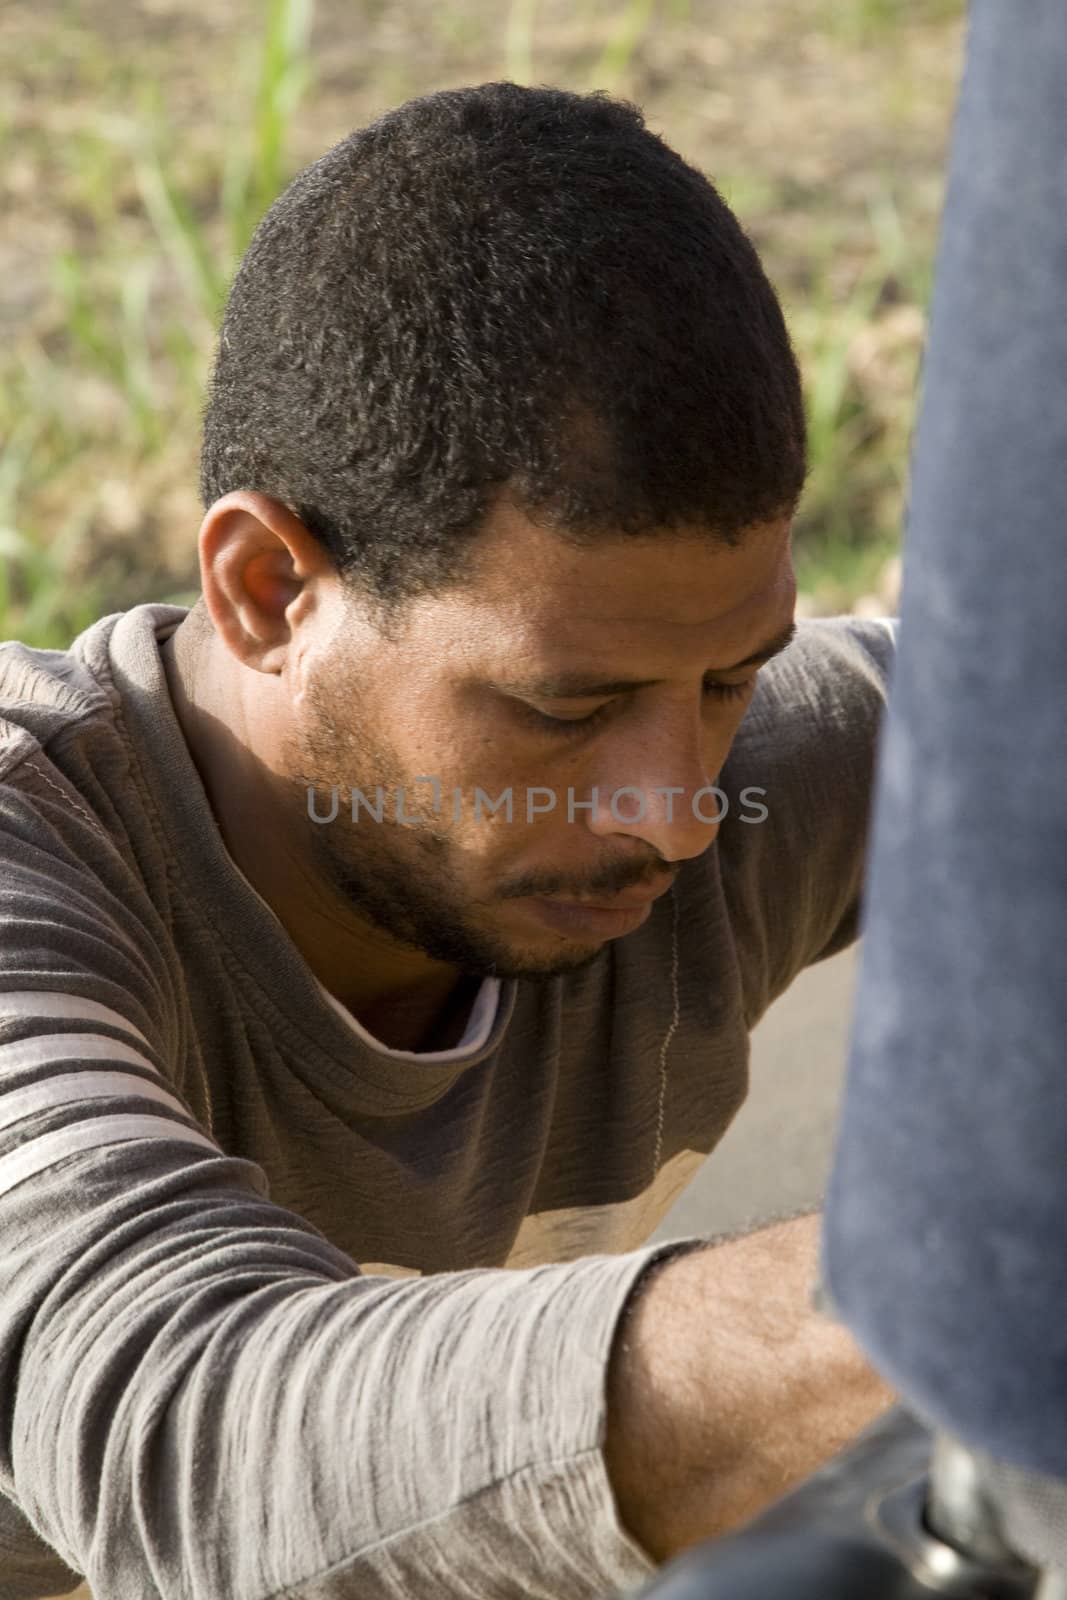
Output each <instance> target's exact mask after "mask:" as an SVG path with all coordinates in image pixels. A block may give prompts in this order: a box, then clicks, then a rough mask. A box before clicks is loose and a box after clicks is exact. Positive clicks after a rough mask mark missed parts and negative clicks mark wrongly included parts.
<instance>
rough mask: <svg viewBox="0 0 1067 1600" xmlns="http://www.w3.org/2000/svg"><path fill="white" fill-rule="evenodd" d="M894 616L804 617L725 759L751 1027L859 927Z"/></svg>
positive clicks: (725, 847) (733, 909)
mask: <svg viewBox="0 0 1067 1600" xmlns="http://www.w3.org/2000/svg"><path fill="white" fill-rule="evenodd" d="M896 628H897V624H896V620H895V619H894V618H879V619H868V618H859V617H832V618H821V619H817V620H815V619H805V620H802V621H800V622H799V623H798V631H797V636H796V638H795V639H794V641H793V643H792V644H791V645H790V646H789V648H788V649H787V650H786V651H785V652H784V653H783V654H782V655H781V656H780V657H778V658H777V659H776V660H775V661H773V662H771V663H770V665H769V666H768V667H765V668H764V669H763V673H761V676H760V680H759V687H758V688H757V692H756V694H755V696H754V697H753V701H752V704H751V706H750V707H749V710H748V712H747V714H746V716H745V719H744V722H743V723H742V728H741V730H740V731H739V734H738V739H737V741H736V742H735V747H734V750H733V751H731V754H730V757H729V758H728V760H727V763H726V765H725V766H724V769H723V776H722V778H721V779H720V784H721V786H722V787H723V788H724V790H725V792H726V793H727V795H728V797H729V798H730V801H731V809H730V811H729V812H728V813H727V815H726V817H725V819H724V821H723V823H722V826H721V828H720V830H719V835H718V839H717V847H718V854H719V869H720V872H721V875H722V882H723V887H724V892H725V895H726V900H727V905H728V907H729V913H730V924H731V928H732V930H733V936H734V941H735V946H736V949H737V955H738V962H739V966H740V970H741V978H742V984H743V988H744V994H745V1014H746V1021H747V1023H748V1026H749V1027H750V1028H752V1027H754V1026H755V1024H756V1023H757V1022H758V1021H759V1019H760V1017H761V1016H762V1015H763V1014H764V1012H765V1011H766V1010H767V1008H768V1006H770V1004H771V1003H772V1001H774V1000H776V999H777V998H778V997H779V995H781V994H783V993H784V992H785V990H786V989H787V988H788V987H789V985H790V984H791V983H792V981H793V979H794V978H795V977H796V976H797V975H798V974H799V973H800V972H801V971H803V969H804V968H805V967H808V966H811V965H813V964H814V963H815V962H817V961H822V960H824V959H826V958H827V957H828V956H832V955H836V954H838V952H839V951H841V950H844V949H845V948H846V947H847V946H848V945H850V944H852V943H853V942H854V941H855V940H856V939H857V938H858V937H859V934H860V932H861V917H862V905H863V885H864V877H865V869H866V856H867V842H868V835H869V829H870V821H871V806H872V799H873V790H874V775H875V764H876V759H877V752H878V746H879V740H880V734H881V725H882V718H883V714H884V712H885V708H886V704H887V700H888V694H889V684H890V678H891V671H892V663H893V657H894V650H895V637H896ZM735 752H736V754H735ZM746 791H747V799H746ZM761 811H762V812H763V813H764V814H763V816H760V812H761ZM753 819H754V820H753Z"/></svg>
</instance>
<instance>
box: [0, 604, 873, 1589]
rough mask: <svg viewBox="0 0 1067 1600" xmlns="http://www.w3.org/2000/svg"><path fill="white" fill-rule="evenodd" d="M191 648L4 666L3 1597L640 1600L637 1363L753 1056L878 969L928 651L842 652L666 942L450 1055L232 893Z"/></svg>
mask: <svg viewBox="0 0 1067 1600" xmlns="http://www.w3.org/2000/svg"><path fill="white" fill-rule="evenodd" d="M184 614H185V613H184V611H183V610H182V609H180V608H178V607H174V606H167V605H147V606H138V607H136V608H135V609H134V610H132V611H129V612H126V613H123V614H120V615H116V616H110V617H106V618H103V619H102V620H101V621H100V622H98V623H96V624H94V626H93V627H91V628H90V629H88V630H87V631H86V632H85V633H83V634H82V635H80V636H79V638H78V639H77V640H76V641H75V642H74V644H73V645H72V646H71V648H70V649H69V650H68V651H49V650H31V649H28V648H27V647H26V646H24V645H21V644H19V643H15V642H11V643H8V644H6V645H3V646H0V1419H2V1426H0V1600H31V1597H38V1596H42V1595H47V1594H52V1593H54V1592H56V1591H59V1590H64V1589H69V1588H71V1587H73V1584H74V1582H75V1577H74V1575H75V1574H77V1573H84V1574H86V1575H87V1577H88V1579H89V1581H90V1584H91V1586H92V1588H93V1591H94V1594H95V1595H96V1597H97V1600H149V1597H151V1596H156V1595H158V1596H163V1597H166V1600H179V1597H180V1600H280V1597H282V1596H285V1597H286V1600H334V1597H337V1600H341V1597H345V1600H353V1597H357V1596H358V1600H379V1597H380V1600H401V1597H402V1600H423V1597H426V1600H429V1597H431V1596H432V1597H433V1600H441V1597H442V1596H449V1597H456V1600H463V1597H467V1600H510V1597H515V1600H518V1597H520V1596H521V1597H522V1600H564V1597H566V1600H586V1597H588V1600H593V1597H600V1596H606V1595H611V1594H613V1593H616V1592H617V1591H618V1590H619V1589H621V1588H625V1587H628V1586H631V1585H634V1584H638V1583H640V1582H641V1581H642V1580H644V1579H646V1578H647V1577H648V1575H649V1574H650V1573H651V1572H652V1570H653V1566H652V1563H651V1562H650V1561H649V1559H648V1557H647V1556H646V1554H645V1552H644V1551H643V1550H641V1549H640V1547H639V1546H638V1545H637V1544H636V1543H635V1542H634V1541H633V1540H632V1539H631V1538H629V1536H628V1535H627V1534H626V1533H625V1531H624V1530H623V1528H622V1527H621V1525H620V1523H619V1520H618V1517H617V1514H616V1511H615V1507H614V1502H613V1498H612V1494H611V1488H610V1483H609V1481H608V1478H607V1474H606V1470H605V1466H604V1461H603V1455H602V1451H601V1445H602V1442H603V1436H604V1427H605V1415H606V1407H605V1378H606V1371H607V1363H608V1357H609V1353H610V1349H611V1344H612V1338H613V1334H614V1330H615V1327H616V1324H617V1322H618V1320H619V1317H620V1314H621V1312H622V1310H623V1307H624V1305H625V1303H626V1301H627V1299H628V1297H629V1295H630V1292H631V1290H632V1289H633V1288H634V1286H635V1284H636V1283H637V1281H638V1279H639V1278H640V1277H641V1276H642V1275H643V1273H644V1272H645V1270H646V1268H647V1267H648V1266H649V1265H650V1264H651V1263H652V1262H653V1261H654V1260H657V1259H659V1258H660V1257H661V1256H663V1254H664V1253H665V1251H667V1250H669V1249H671V1248H677V1246H673V1247H672V1246H663V1245H660V1246H657V1247H649V1246H647V1245H645V1244H644V1241H645V1240H647V1238H648V1236H649V1234H650V1233H651V1232H652V1231H653V1230H654V1229H655V1227H656V1225H657V1224H658V1223H659V1221H660V1220H661V1218H662V1217H663V1215H664V1214H665V1213H666V1211H667V1210H668V1208H669V1207H670V1205H671V1204H672V1202H673V1201H674V1200H675V1199H676V1198H677V1196H678V1194H679V1192H680V1191H681V1189H682V1188H683V1187H684V1186H685V1184H686V1182H687V1181H688V1179H689V1178H690V1177H691V1176H692V1174H693V1173H694V1171H695V1170H696V1168H697V1167H698V1166H699V1165H700V1163H701V1162H702V1160H703V1159H704V1158H705V1157H706V1156H707V1154H708V1152H709V1151H711V1150H712V1149H714V1147H715V1145H716V1144H717V1143H718V1141H719V1140H720V1139H721V1138H722V1136H723V1134H724V1132H725V1131H726V1129H727V1127H728V1126H729V1124H730V1122H731V1120H732V1118H733V1116H734V1115H735V1113H736V1112H737V1110H738V1108H739V1107H740V1105H741V1103H742V1101H743V1100H744V1097H745V1093H746V1090H747V1083H748V1032H749V1029H750V1028H751V1027H752V1026H753V1025H754V1023H755V1022H756V1021H757V1019H758V1018H759V1017H760V1016H761V1015H762V1013H763V1012H764V1011H765V1010H766V1008H767V1006H768V1005H769V1004H770V1002H771V1001H772V1000H773V999H774V998H775V997H776V996H777V995H778V994H780V993H781V992H782V991H783V990H784V989H785V988H786V987H787V986H788V984H789V983H790V982H791V980H792V979H793V977H794V976H795V975H796V974H797V973H798V972H799V971H800V970H801V969H802V968H803V967H805V966H807V965H809V964H810V963H811V962H813V961H816V960H819V959H821V958H822V957H824V956H827V955H830V954H832V953H833V952H835V951H836V950H839V949H841V948H843V947H844V946H845V945H847V944H848V943H849V942H850V941H851V940H853V939H854V938H855V937H856V934H857V931H858V918H859V905H860V887H861V881H862V869H863V855H864V846H865V840H866V832H867V825H868V806H869V792H870V783H871V774H872V763H873V759H874V750H875V743H876V733H877V728H878V723H879V718H880V715H881V712H882V709H883V705H884V701H885V696H886V682H887V673H888V671H889V667H890V662H891V658H892V650H893V641H892V627H891V625H889V624H887V623H884V622H876V621H859V620H857V619H851V618H839V619H833V620H830V621H820V622H801V624H800V627H799V634H798V637H797V639H796V641H795V642H794V644H793V645H792V646H791V647H790V649H789V650H788V651H787V652H786V653H785V654H784V655H782V656H780V657H778V658H777V659H776V660H775V661H773V662H771V663H770V664H769V665H768V666H766V667H765V668H764V669H763V671H762V673H761V675H760V680H759V685H758V688H757V691H756V694H755V697H754V699H753V702H752V704H751V706H750V708H749V710H748V712H747V714H746V716H745V719H744V721H743V723H742V725H741V729H740V731H739V734H738V737H737V740H736V742H735V744H734V747H733V749H732V751H731V753H730V757H729V759H728V762H727V764H726V767H725V768H724V771H723V774H722V776H721V778H720V787H721V788H722V789H723V790H724V791H725V793H726V794H727V796H728V798H729V799H730V801H731V811H730V812H729V813H728V814H727V817H726V820H725V821H724V822H723V823H722V825H721V829H720V832H719V835H718V838H717V840H716V841H715V843H714V844H713V845H712V846H711V847H710V848H709V849H708V850H707V851H706V852H705V853H704V854H703V855H702V856H700V857H699V858H697V859H695V860H692V861H689V862H687V863H686V864H685V865H684V866H683V867H682V869H681V872H680V873H679V875H678V878H677V881H676V883H675V886H674V888H673V890H672V891H671V893H670V894H669V895H667V896H665V897H664V898H663V899H662V900H661V901H659V902H657V903H656V905H655V906H654V908H653V911H652V914H651V916H650V917H649V918H648V920H647V921H646V922H645V923H644V924H643V925H642V926H641V928H639V929H638V930H637V931H636V932H634V933H633V934H631V935H629V936H627V937H626V938H623V939H619V940H616V941H613V942H612V943H609V944H608V945H606V946H605V947H604V949H603V951H602V952H601V954H600V955H599V956H598V958H597V959H596V960H595V961H594V962H593V963H592V964H591V965H590V966H588V967H586V968H585V969H584V970H583V971H581V972H579V973H576V974H573V975H570V976H566V977H560V978H555V979H551V980H549V981H543V982H529V981H518V982H516V981H508V982H504V983H502V984H500V985H494V984H486V986H485V987H484V988H483V991H482V994H481V996H480V1001H479V1005H478V1006H477V1007H476V1010H475V1014H474V1016H473V1017H472V1019H471V1023H470V1026H469V1027H468V1031H467V1034H466V1036H465V1039H464V1040H463V1041H462V1042H461V1044H460V1045H459V1046H458V1047H457V1048H456V1049H455V1050H453V1051H449V1052H444V1053H439V1054H436V1055H419V1054H414V1053H411V1052H403V1051H392V1050H388V1049H386V1048H385V1047H384V1046H382V1045H381V1044H380V1043H378V1042H377V1041H376V1040H374V1039H373V1038H371V1036H370V1035H369V1034H367V1033H366V1031H365V1030H364V1029H362V1028H361V1027H360V1026H359V1024H358V1023H357V1022H356V1021H355V1019H353V1018H352V1017H351V1016H350V1015H349V1014H348V1012H347V1011H345V1009H344V1008H343V1007H342V1006H340V1005H339V1004H338V1003H337V1002H336V1001H335V1000H333V999H332V997H330V996H328V995H327V994H326V992H325V991H324V990H323V988H322V986H321V985H320V984H319V983H318V982H317V981H316V979H315V977H314V975H313V974H312V972H311V971H310V969H309V967H308V966H307V964H306V962H305V961H304V960H303V958H302V957H301V956H300V954H299V952H298V951H297V949H296V947H295V946H294V945H293V943H292V941H291V940H290V939H289V937H288V935H287V934H286V932H285V930H284V928H283V927H282V925H281V924H280V923H279V922H278V920H277V918H276V917H275V916H274V915H273V913H272V912H271V910H270V908H269V907H268V906H267V905H266V903H265V902H264V901H263V900H262V899H260V897H259V896H258V894H256V892H255V890H254V889H253V888H252V887H251V885H250V884H249V883H248V881H247V880H246V879H245V878H244V876H243V875H242V874H241V873H240V872H239V871H238V869H237V868H236V866H235V864H234V863H233V861H232V860H231V858H230V857H229V855H228V854H227V852H226V849H225V847H224V845H223V842H222V838H221V835H220V833H219V831H218V828H217V826H216V824H215V821H214V818H213V815H212V812H211V808H210V805H209V803H208V799H207V796H206V794H205V791H204V788H203V785H202V783H201V781H200V778H199V776H198V773H197V770H196V768H195V766H194V765H193V763H192V760H191V758H190V755H189V752H188V749H187V747H186V745H185V743H184V740H183V738H182V734H181V730H180V727H179V725H178V723H177V721H176V718H175V716H174V712H173V708H172V706H171V703H170V699H169V696H168V692H167V685H166V679H165V676H164V672H163V666H162V660H161V657H160V654H159V643H160V642H161V640H162V639H163V638H165V637H166V635H167V634H168V633H169V632H171V631H172V630H173V629H174V627H176V626H177V624H178V623H179V622H180V621H181V619H182V617H183V616H184ZM746 787H749V788H759V789H761V790H763V791H764V793H763V794H762V795H761V797H760V804H762V806H764V807H766V812H767V815H766V818H765V820H762V821H759V822H753V821H752V820H751V818H752V816H753V814H754V812H753V805H752V803H750V804H749V806H748V808H747V809H746V808H745V807H743V806H741V805H739V804H738V798H739V797H740V795H741V792H742V790H744V789H745V788H746ZM501 1269H509V1270H501ZM709 1379H710V1381H711V1382H714V1374H709Z"/></svg>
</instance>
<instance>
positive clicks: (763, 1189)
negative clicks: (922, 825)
mask: <svg viewBox="0 0 1067 1600" xmlns="http://www.w3.org/2000/svg"><path fill="white" fill-rule="evenodd" d="M858 948H859V947H858V946H853V947H852V949H851V950H846V951H845V952H844V954H842V955H839V956H835V957H834V958H833V959H832V960H831V961H824V962H821V963H820V964H819V965H818V966H815V967H809V969H808V970H807V972H804V973H801V975H800V977H799V978H798V979H797V980H796V982H795V983H794V984H793V985H792V987H791V988H790V989H789V990H788V991H787V992H786V993H785V994H784V995H783V996H782V998H781V999H780V1000H779V1001H777V1003H776V1004H775V1005H773V1006H772V1007H771V1009H770V1011H768V1013H767V1015H766V1016H765V1017H764V1019H763V1021H762V1022H761V1023H760V1025H759V1027H758V1028H757V1029H756V1031H755V1033H754V1034H753V1036H752V1070H751V1089H750V1092H749V1097H748V1099H747V1100H746V1102H745V1104H744V1106H743V1107H742V1108H741V1111H740V1112H739V1114H738V1116H737V1118H736V1119H735V1121H734V1123H733V1125H732V1127H731V1128H730V1131H729V1133H727V1135H726V1137H725V1139H724V1140H723V1141H722V1143H721V1144H720V1145H719V1146H718V1148H717V1149H716V1150H714V1151H713V1152H712V1154H711V1155H710V1156H709V1158H708V1160H707V1161H706V1162H705V1163H704V1166H703V1167H702V1168H701V1170H700V1172H699V1173H698V1174H697V1176H696V1178H694V1180H693V1182H692V1183H691V1184H690V1185H689V1188H688V1189H687V1190H686V1192H685V1194H684V1195H683V1196H682V1198H681V1199H680V1200H679V1201H678V1202H677V1204H676V1205H675V1206H674V1208H673V1210H672V1211H671V1212H670V1213H669V1214H668V1216H667V1217H666V1218H665V1220H664V1222H663V1224H662V1225H661V1226H660V1227H659V1228H658V1229H657V1231H656V1232H655V1233H654V1234H653V1235H652V1240H653V1241H657V1240H660V1239H672V1238H678V1237H680V1236H681V1235H684V1234H702V1233H726V1232H730V1233H738V1232H741V1231H742V1230H743V1229H744V1228H745V1227H746V1225H747V1226H750V1227H758V1226H759V1225H760V1223H761V1222H764V1221H766V1220H768V1219H770V1218H772V1217H773V1216H774V1215H775V1213H779V1212H783V1211H787V1210H799V1209H801V1208H802V1207H805V1206H816V1205H819V1204H820V1203H821V1200H822V1196H823V1191H824V1188H825V1184H826V1180H827V1177H828V1174H829V1169H830V1159H831V1155H832V1150H833V1140H834V1134H835V1130H836V1124H837V1109H838V1104H839V1101H840V1094H841V1087H842V1083H843V1078H844V1060H845V1049H846V1045H847V1037H848V1023H849V1012H850V1008H851V1002H852V990H853V984H854V982H855V975H856V969H857V956H858Z"/></svg>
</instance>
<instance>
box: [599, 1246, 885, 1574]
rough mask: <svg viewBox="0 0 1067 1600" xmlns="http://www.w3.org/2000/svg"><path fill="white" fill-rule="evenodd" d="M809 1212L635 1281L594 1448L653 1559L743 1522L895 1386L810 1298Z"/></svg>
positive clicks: (843, 1439)
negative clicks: (601, 1433)
mask: <svg viewBox="0 0 1067 1600" xmlns="http://www.w3.org/2000/svg"><path fill="white" fill-rule="evenodd" d="M820 1224H821V1218H820V1216H819V1215H814V1216H807V1217H800V1218H798V1219H796V1220H795V1221H793V1222H786V1223H781V1224H779V1225H777V1226H775V1227H773V1228H766V1229H763V1230H762V1231H760V1232H759V1233H755V1234H751V1235H749V1236H748V1237H747V1238H744V1239H738V1240H734V1241H732V1242H731V1243H729V1244H723V1245H718V1246H709V1248H708V1249H706V1250H699V1251H696V1252H695V1253H692V1254H688V1255H683V1256H681V1257H679V1258H677V1259H676V1260H673V1261H671V1262H669V1263H668V1265H666V1266H665V1267H663V1268H661V1269H660V1270H659V1271H658V1272H655V1273H654V1276H653V1277H652V1279H651V1281H650V1282H649V1283H648V1284H647V1285H645V1284H639V1285H638V1291H637V1297H636V1299H635V1303H634V1305H633V1307H632V1309H630V1310H628V1312H627V1314H626V1315H625V1317H624V1319H623V1322H622V1323H621V1325H620V1330H619V1334H618V1336H617V1338H616V1341H615V1344H614V1347H613V1350H612V1357H611V1362H610V1366H609V1371H608V1425H607V1434H606V1438H605V1444H604V1456H605V1462H606V1465H607V1469H608V1475H609V1477H610V1479H611V1483H612V1488H613V1490H614V1492H615V1497H616V1502H617V1504H618V1508H619V1515H620V1517H621V1519H622V1522H623V1525H624V1526H625V1528H626V1529H627V1531H628V1532H629V1533H630V1534H631V1535H632V1536H633V1537H634V1538H635V1539H636V1540H637V1541H638V1543H639V1544H641V1545H642V1546H643V1547H644V1549H645V1550H647V1552H648V1554H649V1555H650V1556H651V1557H652V1559H653V1560H655V1561H659V1562H662V1561H666V1560H668V1559H670V1558H671V1557H672V1556H674V1555H676V1554H677V1553H678V1552H679V1551H680V1550H684V1549H687V1548H688V1547H689V1546H690V1545H692V1544H696V1543H698V1542H699V1541H700V1540H701V1539H708V1538H713V1537H715V1536H717V1535H719V1534H723V1533H727V1532H729V1531H730V1530H731V1529H732V1528H735V1527H737V1526H738V1525H739V1524H741V1523H742V1522H745V1521H747V1520H748V1518H749V1517H751V1516H754V1515H755V1514H756V1513H757V1512H758V1511H760V1510H762V1509H763V1508H764V1507H765V1506H767V1505H769V1504H770V1502H771V1501H772V1500H775V1499H777V1498H778V1497H779V1496H780V1495H781V1494H783V1493H785V1491H786V1490H788V1489H789V1488H791V1487H793V1486H794V1485H795V1484H797V1483H798V1482H800V1480H801V1479H803V1478H804V1477H806V1476H807V1474H808V1473H810V1472H812V1471H813V1470H814V1469H815V1468H816V1467H818V1466H820V1465H821V1464H822V1463H823V1462H825V1461H827V1460H829V1458H830V1457H831V1456H833V1455H835V1454H836V1453H837V1451H838V1450H840V1449H841V1448H843V1447H844V1446H845V1445H846V1444H847V1443H848V1442H849V1441H850V1440H852V1439H854V1438H855V1437H856V1435H857V1434H859V1433H861V1432H862V1431H863V1429H864V1428H866V1427H867V1426H869V1424H870V1423H871V1422H873V1421H874V1420H875V1419H876V1418H877V1417H878V1416H880V1415H881V1414H882V1413H883V1412H884V1411H886V1410H887V1409H888V1408H889V1407H890V1406H891V1405H893V1404H895V1403H896V1401H897V1399H898V1396H897V1395H896V1394H895V1393H894V1391H893V1390H892V1389H890V1388H889V1387H888V1385H886V1384H885V1383H884V1382H883V1380H882V1379H881V1378H880V1377H879V1376H878V1375H877V1374H876V1373H875V1372H874V1371H873V1369H872V1368H871V1367H870V1366H869V1364H868V1363H867V1361H866V1360H865V1358H864V1357H863V1355H862V1354H861V1352H860V1350H859V1347H858V1346H857V1344H856V1342H855V1340H854V1339H853V1338H852V1335H851V1334H850V1333H848V1332H847V1331H846V1330H845V1329H844V1328H842V1327H840V1326H839V1325H838V1324H837V1323H834V1322H831V1321H830V1320H829V1319H828V1318H827V1317H825V1316H821V1315H820V1314H819V1313H818V1312H816V1311H814V1310H812V1308H811V1304H810V1301H811V1291H812V1288H813V1285H814V1282H815V1276H816V1272H817V1267H818V1246H819V1230H820Z"/></svg>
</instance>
